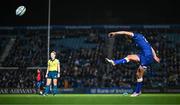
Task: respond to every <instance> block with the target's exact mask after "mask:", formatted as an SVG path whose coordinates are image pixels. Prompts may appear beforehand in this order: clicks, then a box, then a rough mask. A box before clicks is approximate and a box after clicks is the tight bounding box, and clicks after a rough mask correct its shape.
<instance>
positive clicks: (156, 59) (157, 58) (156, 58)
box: [151, 47, 160, 63]
mask: <svg viewBox="0 0 180 105" xmlns="http://www.w3.org/2000/svg"><path fill="white" fill-rule="evenodd" d="M151 50H152V53H153V57H154V59H155V61H156V62H158V63H159V62H160V59H159V57H157V55H156V53H155V51H154V49H153V48H152V47H151Z"/></svg>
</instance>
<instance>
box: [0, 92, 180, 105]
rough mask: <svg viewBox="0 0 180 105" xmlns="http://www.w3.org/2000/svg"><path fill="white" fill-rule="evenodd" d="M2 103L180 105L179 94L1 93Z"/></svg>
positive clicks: (9, 104) (0, 102)
mask: <svg viewBox="0 0 180 105" xmlns="http://www.w3.org/2000/svg"><path fill="white" fill-rule="evenodd" d="M0 104H3V105H17V104H18V105H26V104H28V105H55V104H56V105H162V104H163V105H172V104H173V105H180V94H142V95H141V96H139V97H130V95H126V96H124V95H122V94H58V95H56V96H53V95H48V96H40V95H37V94H1V95H0Z"/></svg>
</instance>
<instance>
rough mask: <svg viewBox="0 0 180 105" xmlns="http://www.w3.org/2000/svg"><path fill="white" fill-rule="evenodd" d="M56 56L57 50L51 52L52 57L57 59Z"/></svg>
mask: <svg viewBox="0 0 180 105" xmlns="http://www.w3.org/2000/svg"><path fill="white" fill-rule="evenodd" d="M55 58H56V52H55V51H52V52H51V59H55Z"/></svg>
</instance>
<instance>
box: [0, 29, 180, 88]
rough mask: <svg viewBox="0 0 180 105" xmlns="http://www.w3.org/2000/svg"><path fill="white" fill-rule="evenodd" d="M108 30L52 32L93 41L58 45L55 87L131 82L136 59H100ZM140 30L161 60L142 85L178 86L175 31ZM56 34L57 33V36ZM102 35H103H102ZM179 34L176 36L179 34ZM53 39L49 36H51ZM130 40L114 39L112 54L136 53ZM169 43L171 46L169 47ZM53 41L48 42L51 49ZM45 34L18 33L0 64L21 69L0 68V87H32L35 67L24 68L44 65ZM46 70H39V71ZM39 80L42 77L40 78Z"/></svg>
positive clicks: (116, 56)
mask: <svg viewBox="0 0 180 105" xmlns="http://www.w3.org/2000/svg"><path fill="white" fill-rule="evenodd" d="M107 32H108V31H107V30H106V31H102V30H101V31H97V30H83V31H81V30H65V31H57V32H54V33H53V35H54V36H53V35H52V37H53V38H55V39H56V38H59V39H58V40H61V39H62V38H63V39H64V38H68V37H69V36H71V37H72V36H73V37H81V36H83V37H84V36H86V40H85V42H84V43H94V44H96V47H92V48H79V49H71V48H66V47H65V46H64V45H60V48H59V49H60V50H58V51H57V57H58V58H59V60H60V62H61V78H60V79H59V84H58V87H61V88H62V87H65V88H72V87H73V88H80V87H121V86H128V87H131V85H133V83H135V80H136V79H135V70H136V69H137V67H138V65H137V64H136V63H128V64H126V65H118V66H115V67H112V66H110V65H109V64H107V63H106V62H105V61H104V58H105V57H107V55H108V50H107V49H108V48H107V44H108V41H109V40H108V39H107V38H106V37H104V36H106V34H105V33H107ZM138 32H141V33H143V34H144V35H145V37H146V38H147V39H148V41H149V42H150V44H151V45H152V46H153V47H154V49H155V50H156V52H157V53H158V55H159V57H160V58H161V63H160V64H157V63H154V64H152V65H151V67H150V68H149V69H148V70H147V71H146V74H145V77H144V86H145V87H174V86H180V75H179V74H180V61H179V58H180V55H179V49H180V48H179V47H178V46H179V44H180V43H178V42H174V41H173V40H172V39H169V37H168V35H169V33H173V34H180V33H178V32H177V33H176V32H174V31H173V32H168V31H158V30H144V29H142V30H141V31H138ZM58 35H59V36H58ZM103 35H104V36H103ZM179 37H180V36H179ZM51 41H53V39H52V40H51ZM132 43H133V42H132V41H131V40H129V39H127V38H126V37H117V38H116V39H115V42H114V45H113V51H112V58H113V59H117V58H122V57H125V56H126V55H128V54H131V53H137V52H138V49H137V48H135V47H136V46H135V45H134V44H132ZM170 46H171V47H170ZM172 46H173V47H172ZM52 48H53V45H52V46H51V50H52ZM46 52H47V37H45V36H44V35H40V33H39V32H28V35H27V36H24V35H22V36H18V37H17V38H16V42H15V43H14V45H13V47H12V49H11V50H10V52H9V55H8V56H7V58H6V60H5V61H6V62H3V64H2V65H3V66H10V67H11V66H12V67H14V66H15V67H20V68H22V70H1V73H0V87H1V88H32V87H34V86H35V85H34V83H35V76H36V71H35V70H26V69H25V67H28V66H46V63H47V53H46ZM45 71H46V70H42V72H43V75H44V73H45ZM43 80H45V79H44V78H43Z"/></svg>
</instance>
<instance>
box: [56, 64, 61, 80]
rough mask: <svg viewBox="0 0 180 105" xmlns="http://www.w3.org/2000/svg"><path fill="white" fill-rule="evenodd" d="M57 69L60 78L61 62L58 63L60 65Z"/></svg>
mask: <svg viewBox="0 0 180 105" xmlns="http://www.w3.org/2000/svg"><path fill="white" fill-rule="evenodd" d="M57 70H58V78H59V77H60V70H61V69H60V63H59V64H58V67H57Z"/></svg>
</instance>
